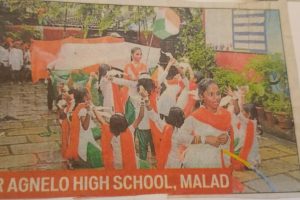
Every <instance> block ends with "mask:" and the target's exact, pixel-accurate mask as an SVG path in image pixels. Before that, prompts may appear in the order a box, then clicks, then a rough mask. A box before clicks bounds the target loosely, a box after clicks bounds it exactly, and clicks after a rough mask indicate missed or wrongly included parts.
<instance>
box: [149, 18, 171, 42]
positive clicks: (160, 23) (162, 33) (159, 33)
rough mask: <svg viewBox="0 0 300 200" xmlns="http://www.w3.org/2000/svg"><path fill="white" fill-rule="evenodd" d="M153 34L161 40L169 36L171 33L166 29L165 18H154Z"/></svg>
mask: <svg viewBox="0 0 300 200" xmlns="http://www.w3.org/2000/svg"><path fill="white" fill-rule="evenodd" d="M153 34H154V35H155V36H156V37H158V38H160V39H162V40H163V39H166V38H167V37H169V36H171V34H170V33H168V32H167V31H166V20H165V19H164V18H161V19H157V20H155V22H154V24H153Z"/></svg>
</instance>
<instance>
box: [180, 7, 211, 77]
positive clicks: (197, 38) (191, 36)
mask: <svg viewBox="0 0 300 200" xmlns="http://www.w3.org/2000/svg"><path fill="white" fill-rule="evenodd" d="M177 12H180V13H181V16H182V17H181V21H182V22H183V26H182V28H181V30H180V33H179V36H178V38H179V42H178V44H177V45H176V57H179V58H180V57H186V58H188V59H189V62H190V64H191V65H192V67H193V69H194V70H197V71H201V72H202V74H203V75H204V77H211V76H212V72H211V70H212V69H213V68H214V67H215V66H216V64H215V51H214V50H213V49H212V48H211V47H208V46H207V45H206V42H205V34H204V31H203V27H202V24H203V23H202V19H201V16H202V12H203V10H200V9H180V10H177Z"/></svg>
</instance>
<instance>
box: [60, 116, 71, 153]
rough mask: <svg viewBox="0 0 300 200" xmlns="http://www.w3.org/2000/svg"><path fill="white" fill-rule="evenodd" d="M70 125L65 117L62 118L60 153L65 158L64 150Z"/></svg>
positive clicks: (65, 149)
mask: <svg viewBox="0 0 300 200" xmlns="http://www.w3.org/2000/svg"><path fill="white" fill-rule="evenodd" d="M69 130H70V125H69V122H68V120H67V119H64V120H62V123H61V132H62V134H61V153H62V157H63V158H65V159H67V155H66V151H67V148H68V139H69Z"/></svg>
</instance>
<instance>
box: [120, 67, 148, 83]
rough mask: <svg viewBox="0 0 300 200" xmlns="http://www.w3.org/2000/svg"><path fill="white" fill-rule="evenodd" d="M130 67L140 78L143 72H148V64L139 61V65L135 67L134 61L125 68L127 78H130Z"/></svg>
mask: <svg viewBox="0 0 300 200" xmlns="http://www.w3.org/2000/svg"><path fill="white" fill-rule="evenodd" d="M129 69H130V70H131V71H132V73H133V75H134V78H135V79H138V77H139V74H140V73H141V72H147V66H146V65H145V64H144V63H139V65H138V66H137V67H135V66H134V64H133V63H128V64H127V65H125V68H124V72H125V73H126V74H127V76H126V77H125V78H126V79H129V77H128V73H129Z"/></svg>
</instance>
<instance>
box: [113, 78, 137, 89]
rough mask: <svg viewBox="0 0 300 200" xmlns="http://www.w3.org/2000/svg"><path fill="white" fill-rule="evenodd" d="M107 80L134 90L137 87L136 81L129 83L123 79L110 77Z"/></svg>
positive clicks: (129, 81)
mask: <svg viewBox="0 0 300 200" xmlns="http://www.w3.org/2000/svg"><path fill="white" fill-rule="evenodd" d="M109 79H110V80H112V82H113V83H115V84H117V85H122V86H126V87H128V88H135V87H136V85H137V83H136V81H131V80H127V79H123V78H116V77H110V78H109Z"/></svg>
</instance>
